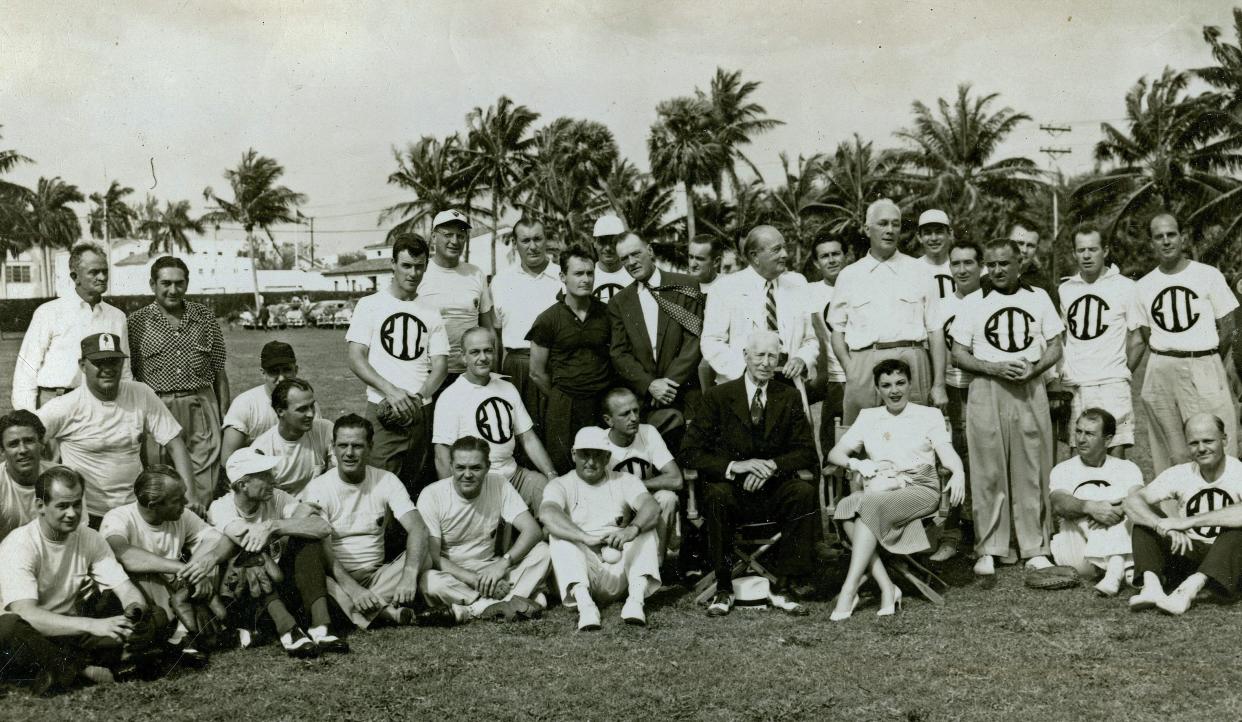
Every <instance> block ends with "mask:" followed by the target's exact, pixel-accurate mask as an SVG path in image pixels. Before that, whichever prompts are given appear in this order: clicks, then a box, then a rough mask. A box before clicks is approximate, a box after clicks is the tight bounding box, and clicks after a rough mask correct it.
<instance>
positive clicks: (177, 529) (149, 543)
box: [99, 502, 219, 559]
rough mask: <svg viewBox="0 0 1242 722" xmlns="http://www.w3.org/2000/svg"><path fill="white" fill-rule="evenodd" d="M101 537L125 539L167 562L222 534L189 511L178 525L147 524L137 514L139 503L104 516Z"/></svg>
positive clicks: (100, 526) (187, 510)
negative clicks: (183, 551) (184, 551)
mask: <svg viewBox="0 0 1242 722" xmlns="http://www.w3.org/2000/svg"><path fill="white" fill-rule="evenodd" d="M99 535H100V536H102V537H103V538H104V540H105V541H106V540H107V539H108V538H109V537H114V536H119V537H124V539H125V541H127V542H129V543H130V544H131V545H133V546H136V547H138V548H139V549H145V550H146V551H149V552H151V553H152V554H154V555H156V556H158V557H163V558H165V559H180V558H181V551H182V549H187V550H189V551H191V552H193V551H195V550H196V549H198V547H199V545H200V544H202V543H203V542H205V541H210V540H213V539H218V538H219V532H217V531H216V530H214V529H212V528H211V527H210V526H208V525H207V522H205V521H203V520H202V519H200V518H199V516H198V514H195V513H194V512H192V511H190V510H189V509H186V510H185V511H183V512H181V518H180V519H178V520H176V521H166V522H164V523H162V524H158V525H152V524H148V523H147V520H146V519H143V518H142V512H140V511H139V510H138V502H134V503H132V504H126V505H125V506H121V507H117V508H116V509H113V510H112V511H110V512H108V513H107V514H105V515H104V518H103V523H102V524H100V525H99Z"/></svg>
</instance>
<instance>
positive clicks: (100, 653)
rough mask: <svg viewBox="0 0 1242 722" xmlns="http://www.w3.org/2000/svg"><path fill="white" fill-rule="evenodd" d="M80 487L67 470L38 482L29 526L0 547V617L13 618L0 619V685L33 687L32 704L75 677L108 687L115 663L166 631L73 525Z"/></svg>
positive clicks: (94, 535) (98, 541) (94, 538)
mask: <svg viewBox="0 0 1242 722" xmlns="http://www.w3.org/2000/svg"><path fill="white" fill-rule="evenodd" d="M84 487H85V483H84V482H83V480H82V476H81V475H80V474H78V473H77V472H76V471H73V470H71V469H68V468H65V467H56V468H53V469H48V470H47V471H45V472H43V473H42V474H40V475H39V478H38V479H37V480H36V481H35V510H36V512H37V518H35V519H34V521H31V522H30V523H28V524H26V525H24V526H21V527H18V528H17V529H16V530H14V531H13V533H11V534H9V535H8V536H7V537H5V539H4V542H3V543H0V609H2V610H3V611H4V612H12V613H13V614H4V615H3V616H0V657H3V659H4V660H5V661H4V665H3V667H0V679H3V680H6V681H7V680H23V679H33V685H32V689H33V690H34V691H35V692H36V693H38V694H44V693H47V692H52V691H60V690H63V689H65V688H67V687H68V686H70V685H71V684H73V683H74V682H75V681H76V680H77V679H78V677H82V678H83V679H86V680H88V681H90V682H95V683H99V682H111V681H113V679H114V677H113V670H114V669H118V668H119V667H120V666H121V665H122V661H123V657H125V656H129V657H130V658H131V659H134V658H137V657H139V656H140V655H141V654H142V652H143V651H144V650H147V649H151V648H158V646H159V644H160V642H161V641H162V640H161V639H159V638H158V637H157V632H162V631H163V630H164V629H165V628H166V627H167V626H168V624H167V623H168V618H167V617H164V616H163V612H162V611H161V610H153V611H152V612H151V613H149V612H148V608H147V602H146V600H145V599H144V598H143V596H142V592H140V591H139V590H138V587H137V586H135V585H134V583H133V582H131V581H130V580H129V577H128V576H126V574H125V570H124V569H122V568H121V565H120V564H118V563H117V561H116V557H114V556H113V555H112V550H111V549H109V548H108V544H107V542H105V541H104V540H103V537H101V536H100V535H99V532H96V531H95V530H93V529H90V528H89V527H87V526H85V525H83V524H82V514H83V511H82V493H83V490H84ZM118 602H119V603H118ZM113 608H115V609H116V610H117V611H112V610H113ZM121 609H123V610H124V613H120V611H119V610H121ZM104 615H109V616H104ZM30 675H33V677H31V676H30Z"/></svg>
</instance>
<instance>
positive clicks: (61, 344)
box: [12, 291, 133, 411]
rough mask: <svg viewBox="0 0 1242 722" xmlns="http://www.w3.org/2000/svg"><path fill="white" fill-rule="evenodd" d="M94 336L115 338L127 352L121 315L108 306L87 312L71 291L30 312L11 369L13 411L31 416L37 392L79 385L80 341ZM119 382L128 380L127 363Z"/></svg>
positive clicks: (113, 307) (100, 305) (104, 305)
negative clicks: (24, 410) (107, 335)
mask: <svg viewBox="0 0 1242 722" xmlns="http://www.w3.org/2000/svg"><path fill="white" fill-rule="evenodd" d="M96 333H113V334H116V335H117V336H120V337H121V346H122V348H125V349H128V348H129V331H128V330H127V329H126V326H125V314H124V313H122V312H121V310H120V309H119V308H117V307H115V306H113V305H111V304H108V303H104V302H103V301H100V302H99V303H97V304H95V305H94V306H93V307H92V306H91V305H90V304H89V303H87V302H86V301H84V300H82V297H81V296H79V295H78V294H77V292H76V291H75V292H73V293H70V294H68V295H65V296H61V297H60V298H56V299H53V300H51V301H48V302H47V303H45V304H43V305H41V306H39V307H38V308H36V309H35V312H34V315H32V316H31V318H30V327H29V328H27V329H26V335H25V336H24V337H23V338H22V346H21V350H19V351H18V352H17V366H16V368H14V369H13V395H12V401H13V408H14V409H26V410H27V411H34V409H35V405H36V404H37V403H38V396H39V387H40V386H42V387H44V388H49V389H50V388H75V387H77V386H78V385H79V384H81V383H82V374H81V369H79V368H78V359H79V358H80V357H81V355H82V339H84V338H86V337H87V336H90V335H91V334H96ZM121 378H123V379H125V380H127V381H128V380H131V379H132V378H133V377H132V376H131V375H130V370H129V362H128V361H126V362H125V366H124V367H123V368H122V371H121Z"/></svg>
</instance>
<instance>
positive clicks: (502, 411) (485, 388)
mask: <svg viewBox="0 0 1242 722" xmlns="http://www.w3.org/2000/svg"><path fill="white" fill-rule="evenodd" d="M461 344H462V355H463V357H464V358H465V361H466V370H465V373H463V374H462V375H461V376H460V377H459V378H458V379H457V380H456V381H454V382H453V383H452V385H450V386H449V387H448V388H446V389H445V390H444V393H442V394H440V399H439V401H437V402H436V418H435V424H434V426H433V427H432V432H431V441H432V443H434V444H435V445H436V472H437V474H438V475H439V476H440V478H442V479H443V478H447V477H448V476H450V475H451V474H452V461H451V459H450V456H449V447H450V446H451V445H452V444H453V442H455V441H457V440H458V439H460V438H463V437H466V436H478V437H482V438H483V439H484V440H485V441H486V442H487V443H488V444H489V445H490V447H491V456H490V459H491V470H492V471H493V472H494V473H496V474H499V475H500V476H501V477H502V478H504V479H505V480H507V481H508V482H509V483H510V484H512V485H513V488H514V489H516V490H517V492H518V493H519V494H521V496H522V500H523V501H525V502H526V506H527V508H530V509H538V508H539V505H540V504H541V503H542V502H543V489H544V487H545V486H547V485H548V479H549V478H551V477H553V476H556V470H555V469H553V467H552V459H551V458H549V457H548V452H547V451H546V450H545V449H544V448H543V442H541V441H540V440H539V437H538V436H536V435H535V428H534V422H533V421H532V420H531V417H530V414H528V413H527V412H526V405H525V404H524V403H522V396H521V394H520V393H519V392H518V390H517V387H516V386H514V385H513V384H511V383H509V380H508V379H506V378H504V377H503V376H501V375H500V374H495V373H492V361H493V359H494V358H495V350H496V337H495V335H494V334H493V333H492V330H491V329H489V328H483V327H482V326H476V327H475V328H472V329H470V330H469V331H467V332H466V333H465V334H464V335H463V336H462V340H461ZM518 441H521V442H522V450H523V451H525V452H526V456H527V458H529V459H531V460H532V461H533V462H534V464H535V465H536V466H538V467H539V471H534V470H531V469H527V468H525V467H523V466H521V465H519V464H518V463H517V461H516V460H515V459H514V458H513V452H514V450H515V448H516V447H517V442H518Z"/></svg>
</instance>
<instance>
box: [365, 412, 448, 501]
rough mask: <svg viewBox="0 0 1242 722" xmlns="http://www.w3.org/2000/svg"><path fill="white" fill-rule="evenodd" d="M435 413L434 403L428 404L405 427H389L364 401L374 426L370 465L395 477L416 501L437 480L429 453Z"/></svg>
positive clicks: (368, 416)
mask: <svg viewBox="0 0 1242 722" xmlns="http://www.w3.org/2000/svg"><path fill="white" fill-rule="evenodd" d="M435 410H436V406H435V404H434V403H431V404H427V405H426V406H424V407H423V413H422V414H421V415H420V416H419V418H418V419H416V420H415V421H414V423H413V424H410V425H409V426H408V427H405V428H397V427H392V428H389V427H386V426H384V425H383V424H381V423H380V422H379V419H377V418H376V415H375V411H376V405H375V404H373V403H371V402H370V401H368V402H367V414H366V416H367V419H368V420H369V421H370V422H371V423H372V424H374V425H375V438H374V439H373V440H372V442H371V465H372V466H378V467H379V468H381V469H384V470H385V471H389V472H392V473H393V474H396V475H397V478H398V479H400V480H401V483H403V484H405V488H406V490H407V491H409V492H410V496H411V497H412V498H415V499H417V498H418V492H419V491H421V490H422V488H423V487H424V486H426V485H428V484H430V483H432V482H433V481H435V480H436V473H435V467H434V466H432V462H433V460H434V454H433V453H432V450H431V423H432V420H433V418H434V416H435Z"/></svg>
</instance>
